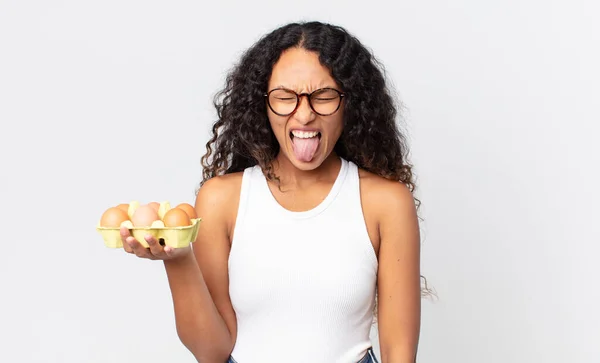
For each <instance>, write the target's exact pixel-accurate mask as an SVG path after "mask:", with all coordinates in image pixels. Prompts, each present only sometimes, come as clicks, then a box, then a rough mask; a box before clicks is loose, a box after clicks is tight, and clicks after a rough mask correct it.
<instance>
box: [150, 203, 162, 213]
mask: <svg viewBox="0 0 600 363" xmlns="http://www.w3.org/2000/svg"><path fill="white" fill-rule="evenodd" d="M148 205H149V206H151V207H152V208H154V210H155V211H156V213H158V208H160V204H159V203H158V202H150V203H148Z"/></svg>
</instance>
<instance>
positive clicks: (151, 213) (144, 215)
mask: <svg viewBox="0 0 600 363" xmlns="http://www.w3.org/2000/svg"><path fill="white" fill-rule="evenodd" d="M158 219H159V218H158V213H157V212H156V211H155V210H154V208H152V206H150V205H148V204H146V205H141V206H139V207H138V208H137V209H136V210H135V212H134V213H133V216H131V222H132V223H133V225H134V226H135V227H150V226H151V225H152V222H154V221H156V220H158Z"/></svg>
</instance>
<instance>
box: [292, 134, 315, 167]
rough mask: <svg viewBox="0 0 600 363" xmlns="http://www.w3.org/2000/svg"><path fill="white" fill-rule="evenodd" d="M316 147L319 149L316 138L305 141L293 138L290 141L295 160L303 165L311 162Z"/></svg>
mask: <svg viewBox="0 0 600 363" xmlns="http://www.w3.org/2000/svg"><path fill="white" fill-rule="evenodd" d="M317 147H319V137H318V136H315V137H311V138H306V139H301V138H299V137H294V138H293V139H292V148H293V149H294V154H295V155H296V159H298V160H300V161H303V162H305V163H308V162H309V161H311V160H312V158H313V156H315V152H316V151H317Z"/></svg>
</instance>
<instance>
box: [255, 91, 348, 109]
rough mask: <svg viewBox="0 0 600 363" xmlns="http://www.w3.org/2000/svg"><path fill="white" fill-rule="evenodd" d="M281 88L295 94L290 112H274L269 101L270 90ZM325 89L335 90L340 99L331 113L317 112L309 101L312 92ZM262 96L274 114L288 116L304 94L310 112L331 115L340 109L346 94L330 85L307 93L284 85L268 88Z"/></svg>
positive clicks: (297, 105) (298, 105) (298, 104)
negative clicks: (298, 91) (293, 104)
mask: <svg viewBox="0 0 600 363" xmlns="http://www.w3.org/2000/svg"><path fill="white" fill-rule="evenodd" d="M281 90H283V91H288V92H291V93H293V94H295V95H296V107H294V110H292V112H290V113H278V112H276V111H275V110H274V109H273V106H271V102H270V101H269V95H270V94H271V93H272V92H275V91H281ZM325 90H331V91H335V92H337V94H338V95H339V96H340V100H339V102H338V105H337V107H336V109H335V110H334V111H333V112H331V113H319V112H317V111H316V110H315V108H314V107H313V105H312V102H311V100H310V99H311V97H312V95H313V94H314V93H317V92H321V91H325ZM263 96H264V97H265V98H266V99H267V105H268V106H269V109H271V111H273V113H274V114H276V115H277V116H289V115H291V114H293V113H294V112H296V111H297V110H298V107H300V98H301V97H302V96H306V99H307V100H308V105H309V106H310V109H311V110H312V112H314V113H316V114H317V115H319V116H331V115H333V114H334V113H336V112H338V110H339V109H340V107H341V106H342V101H343V100H344V97H345V96H346V94H345V93H344V92H341V91H339V90H337V89H335V88H331V87H324V88H319V89H317V90H314V91H312V92H310V93H307V92H304V93H297V92H296V91H294V90H291V89H289V88H285V87H277V88H273V89H272V90H270V91H269V92H267V93H265V94H263Z"/></svg>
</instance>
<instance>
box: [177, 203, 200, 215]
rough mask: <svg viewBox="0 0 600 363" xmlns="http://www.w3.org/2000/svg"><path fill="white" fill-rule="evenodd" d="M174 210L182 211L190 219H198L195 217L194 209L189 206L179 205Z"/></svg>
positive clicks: (185, 204)
mask: <svg viewBox="0 0 600 363" xmlns="http://www.w3.org/2000/svg"><path fill="white" fill-rule="evenodd" d="M175 208H179V209H183V211H184V212H186V213H187V215H188V217H190V218H192V219H195V218H198V216H197V215H196V209H194V207H192V206H191V204H188V203H181V204H179V205H178V206H177V207H175Z"/></svg>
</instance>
